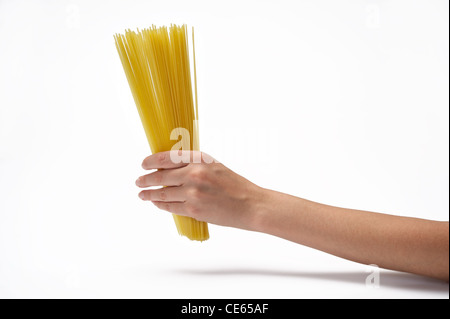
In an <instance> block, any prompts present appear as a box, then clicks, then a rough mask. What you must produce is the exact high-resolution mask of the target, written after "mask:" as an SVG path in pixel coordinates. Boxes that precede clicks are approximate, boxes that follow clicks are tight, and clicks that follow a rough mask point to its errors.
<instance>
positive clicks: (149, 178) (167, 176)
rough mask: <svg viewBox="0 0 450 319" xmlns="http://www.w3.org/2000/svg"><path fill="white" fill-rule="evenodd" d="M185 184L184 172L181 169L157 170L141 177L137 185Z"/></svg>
mask: <svg viewBox="0 0 450 319" xmlns="http://www.w3.org/2000/svg"><path fill="white" fill-rule="evenodd" d="M182 184H183V172H182V170H180V169H168V170H160V171H155V172H153V173H150V174H147V175H144V176H141V177H139V178H138V179H137V180H136V185H137V186H139V187H142V188H143V187H151V186H180V185H182Z"/></svg>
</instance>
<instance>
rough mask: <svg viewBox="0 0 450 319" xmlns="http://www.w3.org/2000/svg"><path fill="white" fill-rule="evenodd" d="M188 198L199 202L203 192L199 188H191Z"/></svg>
mask: <svg viewBox="0 0 450 319" xmlns="http://www.w3.org/2000/svg"><path fill="white" fill-rule="evenodd" d="M188 196H189V198H191V199H193V200H198V199H200V197H201V191H200V189H199V188H197V187H191V188H190V189H189V191H188Z"/></svg>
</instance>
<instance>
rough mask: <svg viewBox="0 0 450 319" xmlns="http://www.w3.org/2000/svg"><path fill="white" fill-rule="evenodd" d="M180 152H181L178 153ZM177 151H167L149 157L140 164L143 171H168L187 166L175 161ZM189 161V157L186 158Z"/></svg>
mask: <svg viewBox="0 0 450 319" xmlns="http://www.w3.org/2000/svg"><path fill="white" fill-rule="evenodd" d="M180 152H181V151H180ZM180 152H179V151H167V152H161V153H156V154H153V155H150V156H148V157H146V158H145V159H144V161H143V162H142V168H143V169H147V170H149V169H169V168H178V167H183V166H186V165H188V164H189V160H188V161H187V163H183V161H177V160H176V157H177V156H178V154H179V153H180ZM188 159H189V157H188Z"/></svg>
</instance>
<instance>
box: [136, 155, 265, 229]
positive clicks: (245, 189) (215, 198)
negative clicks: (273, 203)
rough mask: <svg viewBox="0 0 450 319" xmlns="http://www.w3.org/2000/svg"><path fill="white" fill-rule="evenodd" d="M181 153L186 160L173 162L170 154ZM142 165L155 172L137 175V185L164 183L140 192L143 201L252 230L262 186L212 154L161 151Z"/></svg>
mask: <svg viewBox="0 0 450 319" xmlns="http://www.w3.org/2000/svg"><path fill="white" fill-rule="evenodd" d="M171 152H176V153H171ZM180 154H183V156H186V155H189V156H188V158H190V160H189V162H188V163H183V162H181V163H175V162H174V161H173V160H172V158H173V157H172V156H173V155H180ZM171 155H172V156H171ZM200 157H201V160H200ZM196 158H198V160H195V159H196ZM142 167H143V168H144V169H145V170H157V171H154V172H152V173H150V174H147V175H144V176H141V177H139V178H138V179H137V181H136V185H137V186H139V187H141V188H146V187H152V186H166V187H162V188H158V189H147V190H143V191H141V192H140V193H139V197H140V198H141V199H142V200H147V201H151V202H152V203H153V204H154V205H156V206H157V207H158V208H160V209H163V210H166V211H168V212H171V213H174V214H178V215H183V216H189V217H192V218H195V219H197V220H199V221H205V222H208V223H213V224H217V225H222V226H230V227H237V228H242V229H247V230H254V228H255V225H256V219H257V218H256V217H257V211H256V209H255V208H256V207H257V204H258V202H259V201H260V200H261V199H262V198H263V189H262V188H260V187H258V186H256V185H255V184H253V183H251V182H250V181H248V180H246V179H245V178H243V177H241V176H239V175H238V174H236V173H234V172H233V171H231V170H230V169H228V168H226V167H225V166H224V165H222V164H221V163H218V162H217V161H215V160H214V159H213V158H212V157H211V156H209V155H207V154H205V153H201V152H199V151H183V152H182V153H181V151H169V152H161V153H157V154H153V155H151V156H149V157H147V158H146V159H145V160H144V161H143V163H142Z"/></svg>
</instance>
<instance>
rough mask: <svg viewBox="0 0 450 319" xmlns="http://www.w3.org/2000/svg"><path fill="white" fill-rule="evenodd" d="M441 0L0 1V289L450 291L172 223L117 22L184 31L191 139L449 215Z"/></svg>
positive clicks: (308, 180) (354, 194) (351, 203)
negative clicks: (194, 87)
mask: <svg viewBox="0 0 450 319" xmlns="http://www.w3.org/2000/svg"><path fill="white" fill-rule="evenodd" d="M448 7H449V3H448V1H444V0H434V1H430V0H427V1H425V0H423V1H406V0H405V1H375V0H366V1H359V0H358V1H357V0H348V1H331V0H330V1H323V0H322V1H294V0H292V1H287V0H277V1H273V0H272V1H243V0H238V1H234V0H233V1H231V0H228V1H101V2H100V1H76V0H72V1H56V0H55V1H31V0H30V1H16V0H15V1H12V0H9V1H8V0H0V38H1V39H2V41H1V44H0V297H3V298H10V297H63V298H66V297H138V298H144V297H145V298H172V297H173V298H206V297H208V298H216V297H220V298H301V297H303V298H315V297H325V298H334V297H344V298H345V297H353V298H379V297H384V298H386V297H388V298H389V297H392V298H397V297H398V298H405V297H406V298H409V297H411V298H427V297H431V298H435V297H437V298H448V285H447V284H443V283H441V282H438V281H435V280H430V279H426V278H422V277H418V276H413V275H408V274H400V273H396V272H390V271H381V273H380V279H381V280H380V287H379V288H378V289H371V287H368V286H366V284H365V280H366V278H367V275H368V274H369V273H367V272H366V271H367V270H368V268H367V267H366V266H364V265H360V264H356V263H352V262H349V261H346V260H342V259H339V258H337V257H334V256H330V255H327V254H324V253H322V252H318V251H315V250H312V249H310V248H307V247H302V246H300V245H297V244H294V243H291V242H287V241H284V240H281V239H278V238H275V237H272V236H268V235H264V234H259V233H253V232H245V231H241V230H236V229H230V228H225V227H219V226H214V225H211V226H210V234H211V239H210V240H209V241H207V242H204V243H196V242H191V241H189V240H188V239H186V238H183V237H180V236H178V234H177V232H176V229H175V226H174V223H173V221H172V218H171V216H170V215H169V214H167V213H165V212H162V211H158V210H157V209H156V208H154V207H153V206H152V205H151V204H149V203H145V202H142V201H140V200H139V199H138V197H137V193H138V189H137V187H136V186H135V185H134V181H135V180H136V178H137V177H138V176H139V175H141V174H142V170H141V168H140V164H141V161H142V159H143V158H144V157H145V156H147V155H149V147H148V144H147V141H146V139H145V135H144V131H143V129H142V126H141V124H140V120H139V117H138V113H137V111H136V108H135V105H134V102H133V99H132V96H131V93H130V90H129V88H128V84H127V82H126V78H125V75H124V72H123V70H122V66H121V64H120V60H119V57H118V55H117V52H116V49H115V46H114V40H113V34H114V33H117V32H123V31H124V29H125V28H131V29H135V28H137V27H139V28H142V27H148V26H150V25H151V24H155V25H158V26H159V25H169V24H170V23H177V24H182V23H187V24H188V26H194V27H195V31H196V38H195V40H196V57H197V76H198V94H199V111H200V143H201V148H202V150H204V151H206V152H208V153H210V154H211V155H213V156H214V157H215V158H217V159H218V160H220V161H221V162H223V163H224V164H225V165H227V166H228V167H230V168H231V169H233V170H235V171H236V172H237V173H239V174H241V175H243V176H244V177H246V178H248V179H250V180H251V181H253V182H255V183H256V184H258V185H260V186H263V187H266V188H272V189H275V190H278V191H283V192H287V193H290V194H292V195H296V196H300V197H303V198H307V199H310V200H314V201H318V202H322V203H326V204H330V205H336V206H343V207H350V208H358V209H365V210H371V211H378V212H385V213H392V214H398V215H405V216H415V217H421V218H428V219H437V220H448V214H449V195H448V192H449V119H448V118H449V91H448V85H449V83H448V82H449V74H448V70H449V42H448V41H449V40H448V38H449V34H448V32H449V13H448V12H449V8H448Z"/></svg>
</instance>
